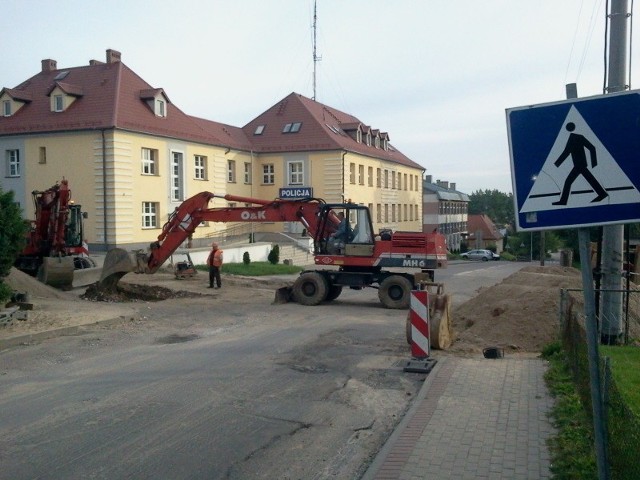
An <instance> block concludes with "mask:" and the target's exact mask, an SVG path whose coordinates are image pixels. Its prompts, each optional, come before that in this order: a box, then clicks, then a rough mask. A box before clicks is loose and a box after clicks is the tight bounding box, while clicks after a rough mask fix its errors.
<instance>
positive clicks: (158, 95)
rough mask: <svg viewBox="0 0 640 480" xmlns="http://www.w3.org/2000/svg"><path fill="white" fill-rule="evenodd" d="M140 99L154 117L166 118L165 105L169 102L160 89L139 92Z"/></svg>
mask: <svg viewBox="0 0 640 480" xmlns="http://www.w3.org/2000/svg"><path fill="white" fill-rule="evenodd" d="M140 98H141V99H142V100H144V102H145V103H146V104H147V106H148V107H149V108H150V109H151V111H152V112H153V114H154V115H155V116H156V117H162V118H165V117H166V116H167V104H168V103H171V101H170V100H169V97H167V95H166V94H165V93H164V90H163V89H162V88H149V89H147V90H140Z"/></svg>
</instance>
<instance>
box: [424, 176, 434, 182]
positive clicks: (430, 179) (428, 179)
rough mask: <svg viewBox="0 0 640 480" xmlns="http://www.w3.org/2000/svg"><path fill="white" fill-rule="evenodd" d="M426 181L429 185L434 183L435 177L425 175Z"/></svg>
mask: <svg viewBox="0 0 640 480" xmlns="http://www.w3.org/2000/svg"><path fill="white" fill-rule="evenodd" d="M424 181H425V182H427V183H433V175H425V176H424Z"/></svg>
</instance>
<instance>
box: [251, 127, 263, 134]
mask: <svg viewBox="0 0 640 480" xmlns="http://www.w3.org/2000/svg"><path fill="white" fill-rule="evenodd" d="M263 132H264V125H258V126H257V127H256V129H255V131H254V132H253V134H254V135H262V133H263Z"/></svg>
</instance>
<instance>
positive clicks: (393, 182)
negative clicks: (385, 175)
mask: <svg viewBox="0 0 640 480" xmlns="http://www.w3.org/2000/svg"><path fill="white" fill-rule="evenodd" d="M391 188H392V189H394V190H395V188H396V172H391Z"/></svg>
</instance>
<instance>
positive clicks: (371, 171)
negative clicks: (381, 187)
mask: <svg viewBox="0 0 640 480" xmlns="http://www.w3.org/2000/svg"><path fill="white" fill-rule="evenodd" d="M367 174H368V175H367V180H368V182H369V186H370V187H373V167H369V168H368V169H367Z"/></svg>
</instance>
